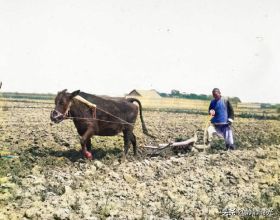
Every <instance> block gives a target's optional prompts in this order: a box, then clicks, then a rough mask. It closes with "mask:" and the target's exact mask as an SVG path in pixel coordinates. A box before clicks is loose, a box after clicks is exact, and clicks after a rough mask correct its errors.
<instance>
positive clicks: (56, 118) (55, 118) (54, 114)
mask: <svg viewBox="0 0 280 220" xmlns="http://www.w3.org/2000/svg"><path fill="white" fill-rule="evenodd" d="M50 118H51V121H52V122H54V123H59V122H62V121H63V120H64V119H65V116H64V115H63V114H62V113H60V112H59V111H57V110H55V109H54V110H52V111H51V115H50Z"/></svg>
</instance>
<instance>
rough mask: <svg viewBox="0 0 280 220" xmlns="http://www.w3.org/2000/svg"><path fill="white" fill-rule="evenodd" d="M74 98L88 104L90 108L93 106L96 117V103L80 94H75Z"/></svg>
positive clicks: (94, 116)
mask: <svg viewBox="0 0 280 220" xmlns="http://www.w3.org/2000/svg"><path fill="white" fill-rule="evenodd" d="M74 99H77V100H78V101H80V102H82V103H84V104H86V105H87V106H89V107H90V108H92V109H93V118H96V105H95V104H93V103H91V102H89V101H88V100H86V99H84V98H83V97H82V96H79V95H77V96H75V97H74Z"/></svg>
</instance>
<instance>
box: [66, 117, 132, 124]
mask: <svg viewBox="0 0 280 220" xmlns="http://www.w3.org/2000/svg"><path fill="white" fill-rule="evenodd" d="M66 118H67V119H80V120H88V121H102V122H108V123H115V124H128V125H130V126H134V124H133V123H129V122H126V121H125V122H123V123H122V122H117V121H107V120H102V119H97V118H83V117H66Z"/></svg>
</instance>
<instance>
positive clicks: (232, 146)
mask: <svg viewBox="0 0 280 220" xmlns="http://www.w3.org/2000/svg"><path fill="white" fill-rule="evenodd" d="M226 148H227V150H228V151H230V150H236V147H235V146H234V145H227V146H226Z"/></svg>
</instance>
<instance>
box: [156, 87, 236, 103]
mask: <svg viewBox="0 0 280 220" xmlns="http://www.w3.org/2000/svg"><path fill="white" fill-rule="evenodd" d="M159 94H160V96H161V97H170V98H181V99H196V100H209V101H210V100H212V99H213V96H212V95H205V94H195V93H189V94H187V93H184V92H183V93H181V92H180V91H179V90H176V89H173V90H171V93H164V92H161V93H159ZM229 100H230V101H231V102H233V103H238V102H241V100H240V99H239V98H238V97H229Z"/></svg>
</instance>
